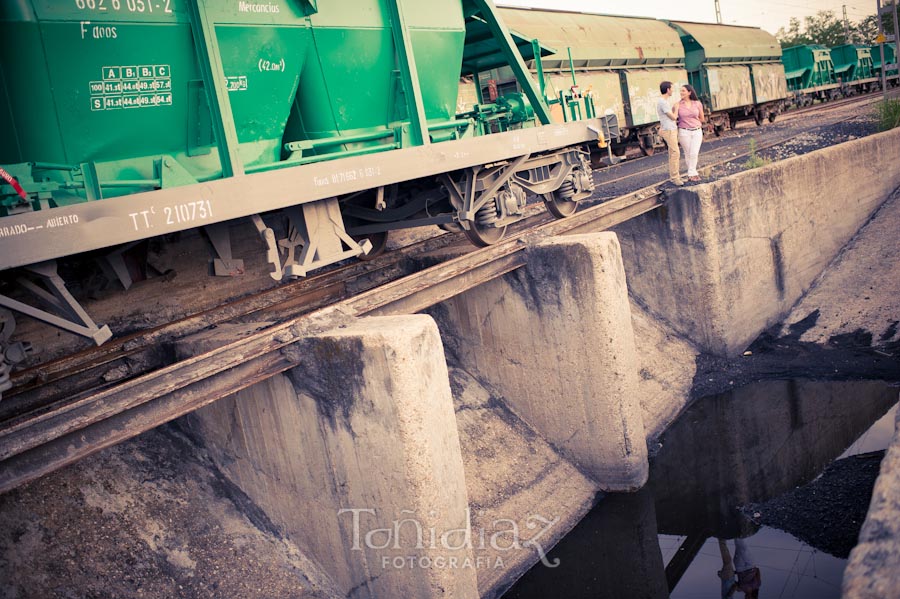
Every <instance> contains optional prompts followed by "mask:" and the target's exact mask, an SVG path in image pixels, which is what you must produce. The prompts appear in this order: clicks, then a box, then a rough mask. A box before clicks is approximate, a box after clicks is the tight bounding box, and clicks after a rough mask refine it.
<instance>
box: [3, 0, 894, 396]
mask: <svg viewBox="0 0 900 599" xmlns="http://www.w3.org/2000/svg"><path fill="white" fill-rule="evenodd" d="M885 62H886V63H887V64H890V62H889V60H888V59H885ZM879 66H880V65H879ZM873 67H874V65H873ZM832 68H833V67H832ZM839 68H841V67H839ZM795 71H800V74H799V75H798V76H799V77H801V78H802V77H805V76H806V75H807V74H808V73H807V72H806V71H805V70H804V67H802V66H800V67H797V68H796V69H794V68H791V69H790V74H792V75H794V74H796V73H795ZM845 72H846V71H845V70H840V71H839V73H840V74H841V75H842V76H843V74H844V73H845ZM664 79H668V80H670V81H673V82H675V83H679V84H680V83H687V82H691V83H692V84H693V85H694V86H695V87H696V88H697V90H698V91H699V92H700V94H701V96H702V97H703V99H704V102H705V103H706V105H707V108H708V110H709V112H710V123H711V127H712V128H713V130H714V131H715V132H717V133H718V132H721V130H722V129H723V128H724V127H726V126H732V127H733V126H734V125H735V123H737V122H738V121H739V120H740V119H744V118H753V119H755V120H756V121H757V123H760V122H762V120H763V119H765V118H768V119H769V120H772V119H774V118H775V116H776V115H777V114H778V113H779V112H780V111H782V110H783V109H784V108H785V107H786V106H787V105H788V104H789V103H790V102H791V101H792V98H793V97H795V96H796V95H797V94H798V93H800V92H802V89H794V88H793V87H790V88H789V87H788V85H789V84H791V85H792V84H793V83H792V82H793V81H794V80H795V79H796V78H795V77H792V78H788V77H787V76H786V74H785V69H784V66H783V64H782V56H781V49H780V47H779V46H778V44H777V43H776V42H775V40H774V38H772V36H771V35H769V34H767V33H765V32H763V31H761V30H759V29H755V28H748V27H734V26H721V25H710V24H700V23H686V22H668V21H657V20H653V19H640V18H628V17H609V16H602V15H586V14H580V13H564V12H559V11H536V10H516V9H502V10H498V9H496V8H495V7H494V6H493V4H492V2H491V1H490V0H439V1H432V2H427V3H423V2H415V1H413V0H334V1H318V0H248V1H243V0H241V1H239V2H238V1H235V2H229V3H224V2H219V1H217V0H58V1H54V2H46V1H39V0H21V1H19V2H12V3H10V2H5V3H2V4H0V86H2V92H3V93H2V94H0V127H2V130H3V131H4V138H3V142H2V144H0V391H2V387H3V385H4V384H6V382H5V380H4V377H5V376H6V372H7V370H8V364H9V363H10V362H12V361H15V360H16V359H19V358H20V357H21V355H22V354H23V348H22V347H21V346H15V345H14V344H13V343H12V342H11V338H12V333H11V332H12V330H13V328H14V324H15V321H14V318H13V316H12V313H13V312H17V313H21V314H26V315H28V316H30V317H32V318H36V319H38V320H42V321H44V322H46V323H49V324H51V325H53V326H56V327H59V328H61V329H63V330H66V331H69V332H71V333H74V334H76V335H81V336H84V337H87V338H89V339H91V340H93V341H94V342H96V343H98V344H100V343H103V342H104V341H105V340H107V339H108V338H109V337H110V336H111V332H110V330H109V329H108V327H105V326H98V325H97V324H96V323H94V322H93V320H91V318H90V316H89V315H88V314H87V313H86V312H85V310H84V309H83V308H82V306H80V305H79V302H78V301H77V300H76V298H74V297H73V296H72V294H71V293H70V292H69V290H68V289H67V286H66V282H65V281H64V280H63V279H62V278H61V277H60V275H59V272H58V270H57V261H58V260H60V259H66V258H68V257H71V256H75V255H79V256H81V255H86V256H88V257H90V258H91V259H95V260H96V261H97V262H98V263H99V264H100V265H101V266H102V267H103V268H104V270H105V271H106V272H108V273H110V276H111V277H114V278H116V279H118V281H120V282H121V284H122V285H123V286H124V287H126V288H127V287H128V286H129V285H130V284H131V283H132V282H133V281H134V280H135V279H136V278H140V277H141V276H143V271H142V265H141V264H140V263H139V258H138V259H137V260H138V263H135V260H136V258H135V255H136V254H137V255H138V257H139V252H133V251H132V249H133V248H134V247H135V246H136V245H140V244H141V243H144V242H145V240H147V239H149V238H159V237H160V236H163V235H165V234H168V233H173V232H177V231H183V230H187V229H195V228H197V229H201V230H202V231H203V232H204V235H205V236H206V237H207V238H208V240H209V242H210V245H211V247H212V253H213V255H212V259H211V262H212V266H213V271H214V273H215V274H218V275H226V276H227V275H234V274H237V273H240V272H242V270H243V263H242V261H241V260H240V259H239V258H238V257H236V256H234V255H233V252H232V248H231V243H230V237H229V222H232V221H234V220H235V219H249V220H250V221H251V222H252V224H253V226H254V227H255V228H256V230H257V231H258V232H259V235H260V239H261V251H262V252H264V253H265V255H266V258H267V260H268V262H269V264H270V268H271V276H272V277H273V278H275V279H276V280H281V279H283V278H286V277H297V276H304V275H306V274H307V273H308V272H310V271H311V270H313V269H316V268H320V267H322V266H325V265H328V264H333V263H336V262H338V261H341V260H344V259H347V258H351V257H355V256H360V257H366V256H372V255H375V254H377V253H378V252H379V251H380V250H382V249H383V248H384V247H385V244H386V240H387V234H388V232H389V231H391V230H395V229H402V228H412V227H419V226H424V225H437V226H440V227H442V228H444V229H447V230H452V231H462V232H463V233H464V234H465V235H466V236H467V237H468V238H469V239H470V240H471V241H472V242H473V243H474V244H476V245H489V244H491V243H496V242H497V241H499V240H500V239H501V238H502V237H503V235H504V232H505V230H506V228H507V227H508V226H509V225H510V224H512V223H513V222H515V221H516V220H518V219H520V218H521V217H522V215H523V209H524V207H525V205H526V203H527V202H528V201H529V200H530V199H537V200H539V201H542V202H544V203H545V204H546V206H547V208H548V210H549V211H550V212H551V213H552V214H553V215H554V216H556V217H558V218H564V217H566V216H569V215H571V214H573V213H574V212H575V210H576V208H577V205H578V202H579V201H580V200H582V199H584V198H586V197H588V196H590V195H591V192H592V190H593V178H592V171H591V165H590V159H591V153H592V152H594V153H596V151H597V150H598V149H601V150H603V151H605V152H607V154H608V157H609V159H610V160H613V158H614V154H621V153H622V152H624V148H625V147H626V145H627V144H628V143H637V144H638V145H639V146H640V147H641V148H642V149H643V150H644V151H645V152H646V153H651V152H652V151H653V149H654V148H655V147H657V146H658V145H659V143H660V142H659V139H658V136H657V134H656V128H657V126H658V123H657V121H656V113H655V101H656V97H657V94H658V84H659V82H660V81H661V80H664ZM460 81H463V82H466V83H464V84H463V85H462V86H460ZM822 81H824V79H823V80H822ZM845 83H846V81H845V80H844V79H842V80H841V83H840V86H839V87H841V86H844V85H845ZM826 91H829V90H826ZM467 98H468V101H467Z"/></svg>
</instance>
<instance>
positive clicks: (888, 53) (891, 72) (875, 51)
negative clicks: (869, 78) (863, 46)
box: [869, 44, 900, 85]
mask: <svg viewBox="0 0 900 599" xmlns="http://www.w3.org/2000/svg"><path fill="white" fill-rule="evenodd" d="M869 49H870V50H871V51H872V71H873V72H874V73H875V76H876V77H878V78H879V79H880V78H881V70H882V68H881V65H882V62H881V46H869ZM884 64H886V65H893V66H888V69H887V71H886V72H885V73H884V75H885V78H886V79H888V80H890V84H893V85H897V83H898V74H900V72H898V68H897V45H896V44H884Z"/></svg>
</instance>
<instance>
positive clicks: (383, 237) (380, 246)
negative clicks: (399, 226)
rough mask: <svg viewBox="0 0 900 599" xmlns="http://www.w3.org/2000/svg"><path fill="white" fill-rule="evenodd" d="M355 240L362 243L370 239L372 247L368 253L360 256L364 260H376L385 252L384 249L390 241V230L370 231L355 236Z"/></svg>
mask: <svg viewBox="0 0 900 599" xmlns="http://www.w3.org/2000/svg"><path fill="white" fill-rule="evenodd" d="M353 239H354V241H356V243H362V242H364V241H365V240H367V239H368V240H369V241H370V242H372V249H371V250H369V253H368V254H360V255H359V256H358V258H359V259H360V260H362V261H364V262H368V261H369V260H374V259H375V258H377V257H378V256H380V255H381V254H383V253H384V250H385V249H387V241H388V232H387V231H382V232H380V233H369V234H367V235H360V236H354V237H353Z"/></svg>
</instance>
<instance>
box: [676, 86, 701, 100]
mask: <svg viewBox="0 0 900 599" xmlns="http://www.w3.org/2000/svg"><path fill="white" fill-rule="evenodd" d="M681 87H682V88H684V89H686V90H688V93H689V94H690V96H689V98H690V99H691V100H693V101H694V102H697V101H698V100H700V98H698V97H697V92H695V91H694V88H693V87H691V86H690V85H687V84H685V85H682V86H681Z"/></svg>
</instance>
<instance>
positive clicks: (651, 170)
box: [595, 93, 897, 189]
mask: <svg viewBox="0 0 900 599" xmlns="http://www.w3.org/2000/svg"><path fill="white" fill-rule="evenodd" d="M894 95H895V96H896V95H897V94H896V93H895V94H894ZM878 101H880V96H879V98H873V97H872V95H871V94H870V95H866V96H856V97H853V98H849V99H846V100H840V101H838V102H833V103H829V104H826V105H821V104H820V105H817V106H813V107H807V108H802V109H798V110H796V111H791V112H789V113H786V118H785V119H784V120H791V119H793V118H796V117H798V116H803V115H805V114H807V113H815V114H817V115H821V114H823V113H825V112H831V111H832V110H836V109H838V108H843V107H846V106H847V105H859V106H861V107H863V106H869V105H872V104H875V103H876V102H878ZM850 118H852V117H850V116H845V117H841V118H838V119H835V120H832V121H828V122H827V123H825V125H826V126H827V125H833V124H836V123H839V122H843V121H846V120H849V119H850ZM761 132H765V131H764V130H761ZM801 134H802V132H801V133H793V134H791V135H788V136H784V137H779V138H778V139H775V140H774V141H769V142H766V143H764V144H760V145H757V146H756V152H757V153H759V152H761V151H763V150H766V149H769V148H772V147H775V146H778V145H781V144H783V143H786V142H788V141H790V140H792V139H794V138H795V137H797V136H799V135H801ZM716 139H728V138H727V137H723V138H716ZM712 153H715V150H712ZM750 154H751V152H750V151H746V152H742V153H740V154H736V155H734V156H729V157H727V158H725V159H722V160H719V161H717V162H714V163H712V164H704V165H703V167H702V168H703V169H713V168H716V167H720V166H724V165H725V164H728V163H729V162H734V161H737V160H741V159H744V158H748V157H749V156H750ZM651 158H652V156H641V157H639V158H636V159H633V160H630V161H629V164H636V163H638V164H639V163H640V162H642V161H649V159H651ZM598 172H601V173H602V172H603V171H602V170H601V171H598ZM651 174H654V175H656V174H658V175H659V176H667V175H668V166H667V164H666V163H662V164H657V165H654V166H650V167H648V168H645V169H642V170H638V171H636V172H633V173H628V174H627V175H622V176H620V177H615V178H612V179H602V178H601V179H599V180H597V181H596V183H595V184H596V187H597V188H598V189H602V188H603V187H608V186H611V185H614V184H616V183H621V182H622V181H627V180H629V179H634V178H636V177H640V176H647V175H651Z"/></svg>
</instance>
